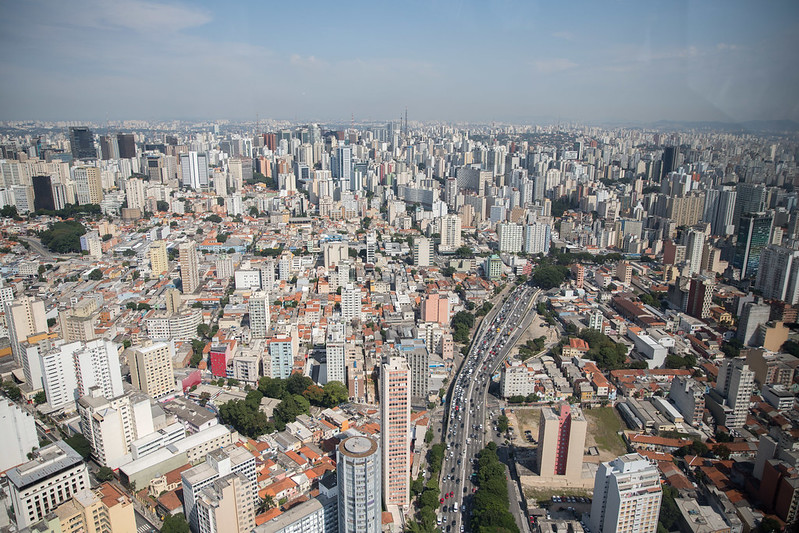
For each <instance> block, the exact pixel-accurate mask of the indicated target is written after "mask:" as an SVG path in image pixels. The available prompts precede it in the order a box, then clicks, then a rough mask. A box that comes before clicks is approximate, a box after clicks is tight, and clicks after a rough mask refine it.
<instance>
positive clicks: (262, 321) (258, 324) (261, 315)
mask: <svg viewBox="0 0 799 533" xmlns="http://www.w3.org/2000/svg"><path fill="white" fill-rule="evenodd" d="M247 311H248V312H249V314H250V334H251V335H252V336H253V338H254V339H265V338H267V337H268V336H269V328H270V326H271V324H270V322H271V317H270V314H269V293H268V292H266V291H254V292H253V293H252V294H251V295H250V299H249V300H248V301H247Z"/></svg>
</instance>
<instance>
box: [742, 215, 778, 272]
mask: <svg viewBox="0 0 799 533" xmlns="http://www.w3.org/2000/svg"><path fill="white" fill-rule="evenodd" d="M771 223H772V217H771V215H768V214H766V213H762V212H761V213H746V214H744V215H741V219H740V222H739V224H738V241H737V242H736V243H735V255H734V256H733V258H732V266H734V267H735V268H739V269H741V279H744V278H747V277H750V276H751V277H754V276H756V275H757V269H758V265H760V255H761V254H762V253H763V249H764V248H765V247H766V246H768V245H769V239H770V238H771Z"/></svg>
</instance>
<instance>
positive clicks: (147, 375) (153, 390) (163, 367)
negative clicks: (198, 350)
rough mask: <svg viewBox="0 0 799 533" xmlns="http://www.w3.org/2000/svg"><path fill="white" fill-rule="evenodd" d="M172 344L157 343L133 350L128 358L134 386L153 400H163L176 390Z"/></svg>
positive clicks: (173, 348)
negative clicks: (162, 398)
mask: <svg viewBox="0 0 799 533" xmlns="http://www.w3.org/2000/svg"><path fill="white" fill-rule="evenodd" d="M174 354H175V347H174V345H173V344H172V343H171V342H156V343H153V344H150V345H149V346H138V347H136V348H133V350H132V351H131V355H130V357H129V358H128V364H129V365H130V379H131V382H132V383H133V386H134V387H136V388H137V389H139V390H140V391H142V392H144V393H145V394H147V395H148V396H150V397H151V398H161V397H163V396H166V395H168V394H172V393H173V392H175V390H176V385H175V371H174V369H173V367H172V358H173V357H174Z"/></svg>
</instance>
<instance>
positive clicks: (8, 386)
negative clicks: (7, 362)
mask: <svg viewBox="0 0 799 533" xmlns="http://www.w3.org/2000/svg"><path fill="white" fill-rule="evenodd" d="M0 387H2V389H3V392H4V393H5V395H6V396H8V398H9V399H10V400H12V401H17V400H19V399H20V398H22V392H21V391H20V390H19V387H17V386H16V384H15V383H14V382H13V381H3V382H2V383H0Z"/></svg>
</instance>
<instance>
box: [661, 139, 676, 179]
mask: <svg viewBox="0 0 799 533" xmlns="http://www.w3.org/2000/svg"><path fill="white" fill-rule="evenodd" d="M679 153H680V149H679V147H677V146H667V147H666V148H664V149H663V157H662V158H661V165H660V179H661V180H662V179H663V178H665V177H666V176H668V175H669V174H670V173H671V172H673V171H675V170H676V169H677V155H679Z"/></svg>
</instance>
